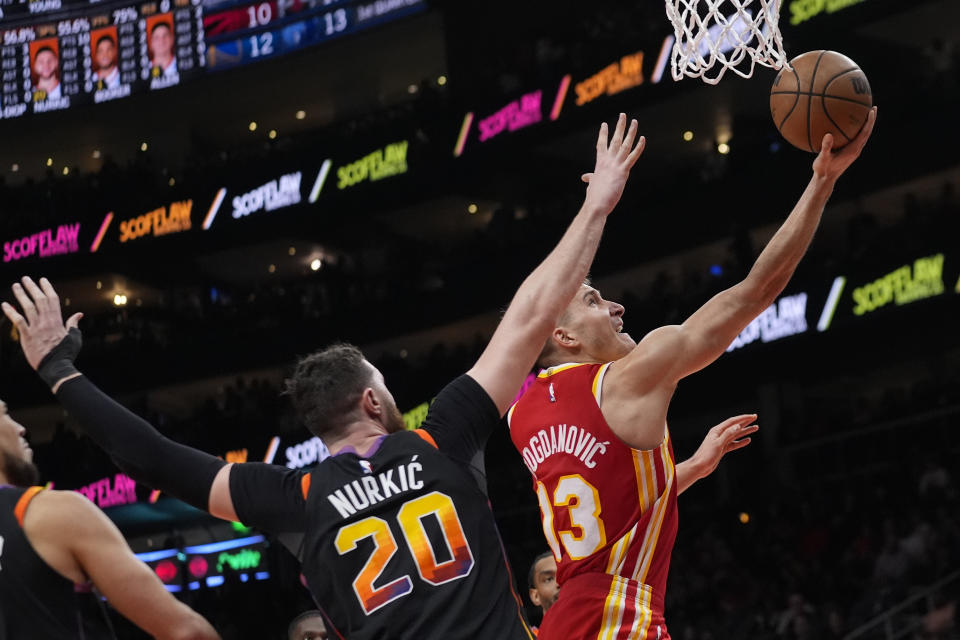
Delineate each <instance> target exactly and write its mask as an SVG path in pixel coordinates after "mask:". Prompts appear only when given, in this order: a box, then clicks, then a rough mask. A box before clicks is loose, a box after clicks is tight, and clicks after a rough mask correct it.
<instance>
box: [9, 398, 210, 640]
mask: <svg viewBox="0 0 960 640" xmlns="http://www.w3.org/2000/svg"><path fill="white" fill-rule="evenodd" d="M25 436H26V429H24V428H23V426H22V425H20V424H19V423H17V422H16V421H15V420H14V419H13V418H12V417H11V416H10V414H9V413H7V407H6V405H5V404H4V403H3V402H2V401H0V638H4V639H7V638H9V639H10V640H16V639H18V638H30V640H59V639H61V638H88V639H91V638H99V637H106V636H105V635H103V636H95V635H92V634H95V633H96V631H94V630H92V629H90V628H87V626H88V625H87V624H85V621H84V620H83V617H82V615H81V609H80V601H79V598H80V597H82V596H81V595H79V594H78V593H77V592H76V590H75V586H76V585H81V584H85V583H88V582H92V583H93V584H94V586H96V587H97V589H99V590H100V592H101V593H102V594H103V595H104V596H105V597H106V598H107V600H108V601H109V602H110V604H111V605H113V607H114V608H115V609H116V610H117V611H119V612H120V613H122V614H123V615H124V616H126V617H127V618H129V619H130V621H131V622H133V623H134V624H136V625H137V626H139V627H140V628H141V629H143V630H144V631H146V632H147V633H149V634H151V635H153V636H154V637H156V638H160V639H161V640H162V639H170V640H187V639H192V640H209V639H211V638H219V637H220V636H218V635H217V633H216V631H214V630H213V627H211V626H210V625H209V624H208V623H207V621H206V620H204V619H203V618H202V617H200V616H199V615H197V614H196V613H194V612H193V611H191V610H190V609H189V608H188V607H187V606H186V605H184V604H182V603H180V602H178V601H177V600H176V599H175V598H174V597H173V596H172V595H171V594H170V593H168V592H167V590H166V589H164V587H163V584H162V583H161V582H160V580H159V579H158V578H157V576H156V575H155V574H154V573H153V571H151V570H150V569H149V568H148V567H147V566H146V565H145V564H143V563H142V562H140V561H139V560H138V559H137V558H136V556H134V555H133V552H131V551H130V547H128V546H127V543H126V541H125V540H124V539H123V536H121V535H120V532H119V531H118V530H117V528H116V527H115V526H114V525H113V523H112V522H110V520H108V519H107V517H106V516H105V515H103V513H102V512H101V511H100V510H99V509H97V508H96V507H95V506H94V505H93V504H92V503H91V502H90V501H89V500H87V499H86V498H85V497H83V496H82V495H80V494H79V493H75V492H73V491H45V490H43V488H42V487H38V486H35V485H36V484H37V481H38V478H39V473H38V472H37V468H36V467H35V466H34V464H33V451H32V450H31V449H30V447H29V446H28V445H27V442H26V440H25V439H24V438H25Z"/></svg>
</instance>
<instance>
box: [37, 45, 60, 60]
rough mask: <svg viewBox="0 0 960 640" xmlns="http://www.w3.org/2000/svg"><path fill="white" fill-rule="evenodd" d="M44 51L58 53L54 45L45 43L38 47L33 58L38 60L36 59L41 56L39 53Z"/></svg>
mask: <svg viewBox="0 0 960 640" xmlns="http://www.w3.org/2000/svg"><path fill="white" fill-rule="evenodd" d="M44 51H49V52H50V53H52V54H53V55H57V52H56V51H54V50H53V47H48V46H46V45H44V46H42V47H40V48H39V49H37V52H36V53H34V54H33V59H34V60H36V59H37V56H39V55H40V54H41V53H43V52H44Z"/></svg>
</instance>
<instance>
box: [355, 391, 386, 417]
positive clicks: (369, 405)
mask: <svg viewBox="0 0 960 640" xmlns="http://www.w3.org/2000/svg"><path fill="white" fill-rule="evenodd" d="M360 408H361V409H363V412H364V414H366V415H367V416H369V417H371V418H379V417H380V415H381V414H382V413H383V403H381V402H380V398H378V397H377V394H376V392H375V391H374V390H373V387H367V388H366V389H364V390H363V394H362V395H361V396H360Z"/></svg>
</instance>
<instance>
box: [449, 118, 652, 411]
mask: <svg viewBox="0 0 960 640" xmlns="http://www.w3.org/2000/svg"><path fill="white" fill-rule="evenodd" d="M637 127H638V125H637V121H636V120H633V121H632V122H631V123H630V127H629V129H627V117H626V115H625V114H620V119H619V121H618V122H617V127H616V129H615V130H614V133H613V137H612V138H611V139H609V140H608V133H607V125H606V123H604V124H603V125H601V126H600V135H599V137H598V139H597V162H596V167H595V168H594V170H593V173H588V174H585V175H584V176H583V180H584V182H587V184H588V186H587V195H586V197H585V198H584V202H583V206H582V207H581V208H580V212H579V213H578V214H577V216H576V217H575V218H574V219H573V222H572V223H571V224H570V227H569V228H568V229H567V231H566V233H564V235H563V237H562V238H561V239H560V242H559V243H558V244H557V246H556V247H555V248H554V250H553V251H552V252H550V255H548V256H547V258H546V259H545V260H544V261H543V262H542V263H540V266H538V267H537V268H536V269H535V270H534V271H533V273H531V274H530V275H529V276H527V278H526V280H524V282H523V284H522V285H521V286H520V288H519V289H518V290H517V293H516V294H515V295H514V297H513V300H512V301H511V303H510V306H509V307H508V308H507V312H506V314H505V315H504V316H503V320H501V321H500V326H498V327H497V330H496V332H495V333H494V334H493V337H492V338H491V339H490V344H488V345H487V348H486V350H484V352H483V355H481V356H480V359H479V360H478V361H477V363H476V364H475V365H474V367H473V368H472V369H471V370H470V371H469V372H468V374H469V375H470V376H471V377H472V378H473V379H474V380H476V381H477V382H479V383H480V385H481V386H482V387H483V388H484V389H485V390H486V392H487V393H488V394H489V395H490V397H491V398H492V399H493V401H494V403H495V404H496V405H497V409H499V411H500V414H501V415H503V414H504V413H506V411H507V409H508V408H509V406H510V402H512V401H513V398H514V397H515V396H516V394H517V391H518V390H519V389H520V386H521V384H523V379H524V377H525V376H526V375H527V373H529V371H530V369H531V368H532V367H533V365H534V363H535V362H536V359H537V355H538V354H539V353H540V350H541V349H542V348H543V345H544V343H545V342H546V340H547V337H548V336H549V335H550V331H551V330H552V329H553V328H554V325H555V323H556V320H557V317H558V316H559V315H560V314H561V313H562V312H563V309H564V308H565V307H566V305H567V304H568V303H569V302H570V299H571V298H572V297H573V295H574V294H575V293H576V292H577V289H578V288H579V287H580V284H581V283H582V282H583V280H584V279H585V278H586V277H587V273H588V271H589V270H590V264H591V263H592V262H593V256H594V254H595V253H596V251H597V246H598V245H599V244H600V236H601V234H602V232H603V226H604V223H605V222H606V219H607V216H608V215H610V213H611V212H612V211H613V209H614V207H616V205H617V203H618V202H619V201H620V196H621V195H622V194H623V189H624V186H625V185H626V182H627V178H628V177H629V175H630V169H631V168H632V167H633V165H634V164H635V163H636V161H637V158H639V157H640V154H642V153H643V148H644V146H645V144H646V139H645V138H644V137H643V136H641V137H640V139H639V141H637V140H636V136H637ZM635 141H636V145H635V144H634V142H635Z"/></svg>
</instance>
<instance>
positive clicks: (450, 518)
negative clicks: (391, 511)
mask: <svg viewBox="0 0 960 640" xmlns="http://www.w3.org/2000/svg"><path fill="white" fill-rule="evenodd" d="M428 517H434V518H436V521H437V523H438V524H439V525H440V531H441V532H442V534H443V542H444V543H445V544H446V546H447V550H448V551H449V552H450V559H449V560H445V561H444V562H437V559H436V557H435V555H434V552H433V547H432V545H431V543H430V540H429V538H428V537H427V530H426V528H425V527H424V524H423V520H424V518H428ZM397 522H398V524H399V525H400V530H401V531H402V532H403V537H404V540H405V541H406V543H407V548H408V549H409V550H410V553H411V555H413V559H414V561H415V562H416V565H417V573H419V574H420V578H421V579H422V580H424V581H425V582H428V583H430V584H432V585H436V586H439V585H441V584H444V583H447V582H451V581H453V580H459V579H460V578H464V577H466V576H467V575H469V574H470V570H471V569H473V564H474V562H473V552H472V551H471V550H470V545H469V544H468V543H467V538H466V535H464V532H463V526H462V525H461V524H460V516H459V515H458V514H457V508H456V506H455V505H454V504H453V500H451V499H450V496H448V495H446V494H443V493H440V492H438V491H433V492H431V493H428V494H426V495H424V496H420V497H419V498H415V499H413V500H408V501H407V502H405V503H404V504H403V506H401V507H400V510H399V511H398V512H397ZM365 538H372V539H373V544H374V550H373V553H372V554H371V555H370V557H369V558H367V562H366V563H365V564H364V566H363V569H361V570H360V573H359V574H358V575H357V577H356V578H355V579H354V580H353V591H354V593H356V595H357V599H358V600H359V601H360V606H361V607H363V610H364V612H365V613H366V614H367V615H370V614H371V613H373V612H374V611H376V610H377V609H380V608H381V607H383V606H384V605H387V604H389V603H391V602H393V601H394V600H396V599H398V598H402V597H403V596H405V595H407V594H408V593H410V592H411V591H413V582H412V581H411V580H410V576H407V575H404V576H401V577H399V578H396V579H395V580H392V581H391V582H389V583H387V584H385V585H381V586H376V585H374V582H376V581H377V580H379V578H380V576H381V574H382V573H383V571H384V569H385V568H386V566H387V563H389V562H390V559H391V558H392V557H393V555H394V554H395V553H396V552H397V550H398V548H399V546H398V545H397V541H396V538H395V537H394V535H393V532H392V531H391V530H390V524H389V523H388V522H387V521H386V520H384V519H382V518H378V517H376V516H371V517H368V518H364V519H363V520H360V521H359V522H354V523H352V524H348V525H346V526H344V527H342V528H341V529H340V531H338V532H337V537H336V541H335V544H336V547H337V553H339V554H340V555H344V554H346V553H349V552H351V551H354V550H355V549H356V548H357V544H358V543H359V542H360V541H361V540H363V539H365Z"/></svg>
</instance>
